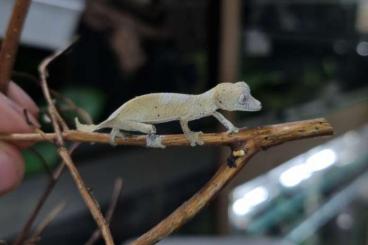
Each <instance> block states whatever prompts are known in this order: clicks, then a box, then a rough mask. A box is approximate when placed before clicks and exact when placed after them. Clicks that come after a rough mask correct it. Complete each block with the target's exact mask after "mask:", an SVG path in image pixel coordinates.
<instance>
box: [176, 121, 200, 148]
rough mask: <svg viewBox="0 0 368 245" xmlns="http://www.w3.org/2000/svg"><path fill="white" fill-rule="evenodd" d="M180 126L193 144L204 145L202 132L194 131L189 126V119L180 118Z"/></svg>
mask: <svg viewBox="0 0 368 245" xmlns="http://www.w3.org/2000/svg"><path fill="white" fill-rule="evenodd" d="M180 126H181V128H182V130H183V133H184V135H185V137H186V138H187V139H188V140H189V142H190V145H191V146H195V145H203V144H204V142H203V141H202V140H201V139H200V138H199V136H200V135H201V134H203V133H202V132H193V131H191V130H190V128H189V127H188V120H185V119H180Z"/></svg>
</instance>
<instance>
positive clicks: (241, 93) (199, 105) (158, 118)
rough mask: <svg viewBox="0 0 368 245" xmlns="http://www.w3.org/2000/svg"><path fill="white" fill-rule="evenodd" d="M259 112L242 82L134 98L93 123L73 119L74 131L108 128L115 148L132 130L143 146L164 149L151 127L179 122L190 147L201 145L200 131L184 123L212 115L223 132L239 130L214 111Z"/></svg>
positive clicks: (260, 106) (248, 90) (257, 103)
mask: <svg viewBox="0 0 368 245" xmlns="http://www.w3.org/2000/svg"><path fill="white" fill-rule="evenodd" d="M219 109H221V110H226V111H259V110H261V109H262V104H261V102H260V101H258V100H257V99H255V98H254V97H253V96H252V95H251V91H250V88H249V86H248V84H247V83H245V82H244V81H240V82H236V83H227V82H226V83H219V84H218V85H217V86H215V87H213V88H212V89H210V90H208V91H206V92H204V93H202V94H197V95H191V94H179V93H150V94H145V95H141V96H138V97H135V98H133V99H131V100H129V101H127V102H126V103H124V104H123V105H122V106H120V107H119V108H118V109H117V110H115V111H114V112H113V113H112V114H111V115H110V116H109V117H108V118H107V119H106V120H105V121H103V122H101V123H99V124H97V125H95V124H81V123H80V122H79V120H78V118H75V123H76V128H77V130H80V131H84V132H93V131H95V130H99V129H103V128H111V129H112V130H111V133H110V135H111V138H110V143H111V144H113V145H115V144H116V142H115V138H116V137H117V136H121V137H125V136H126V135H125V134H124V133H122V132H121V131H120V130H123V131H135V132H141V133H144V134H146V146H147V147H160V148H165V146H164V145H163V144H162V143H161V138H160V137H159V136H157V135H156V128H155V126H154V124H159V123H164V122H169V121H180V125H181V128H182V130H183V133H184V135H185V136H186V138H187V139H188V141H189V142H190V145H191V146H195V145H203V141H202V140H201V139H200V135H201V134H202V132H201V131H199V132H193V131H191V130H190V128H189V126H188V122H189V121H192V120H197V119H200V118H203V117H208V116H213V117H215V118H216V119H217V120H218V121H219V122H220V123H221V124H222V125H224V126H225V128H227V131H226V132H227V133H229V134H230V133H236V132H238V131H239V129H238V128H237V127H235V126H234V125H233V124H232V123H231V122H230V121H229V120H228V119H226V118H225V117H224V116H223V115H222V114H221V113H220V112H218V110H219Z"/></svg>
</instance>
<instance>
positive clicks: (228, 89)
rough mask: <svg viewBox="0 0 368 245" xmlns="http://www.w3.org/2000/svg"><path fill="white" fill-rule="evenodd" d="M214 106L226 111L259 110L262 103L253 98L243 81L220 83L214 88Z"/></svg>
mask: <svg viewBox="0 0 368 245" xmlns="http://www.w3.org/2000/svg"><path fill="white" fill-rule="evenodd" d="M214 92H215V93H214V99H215V103H216V106H217V107H218V108H220V109H222V110H226V111H259V110H261V109H262V104H261V102H259V101H258V100H257V99H255V98H254V97H253V96H252V95H251V93H250V88H249V86H248V84H246V83H245V82H243V81H241V82H237V83H220V84H219V85H217V86H216V87H215V88H214Z"/></svg>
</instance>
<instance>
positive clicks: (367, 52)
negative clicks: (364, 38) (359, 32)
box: [356, 42, 368, 56]
mask: <svg viewBox="0 0 368 245" xmlns="http://www.w3.org/2000/svg"><path fill="white" fill-rule="evenodd" d="M356 51H357V53H358V54H359V55H361V56H368V42H360V43H358V45H357V47H356Z"/></svg>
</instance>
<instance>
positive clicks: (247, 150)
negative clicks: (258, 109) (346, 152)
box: [131, 119, 333, 245]
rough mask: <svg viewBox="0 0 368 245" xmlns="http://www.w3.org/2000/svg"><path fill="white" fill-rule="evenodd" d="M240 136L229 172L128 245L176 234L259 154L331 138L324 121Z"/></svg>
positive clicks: (224, 171) (262, 129)
mask: <svg viewBox="0 0 368 245" xmlns="http://www.w3.org/2000/svg"><path fill="white" fill-rule="evenodd" d="M243 134H246V135H248V137H242V139H240V138H239V141H238V143H235V144H233V145H232V149H233V152H234V151H236V152H238V151H239V150H243V151H244V155H243V156H241V157H238V158H236V160H235V165H236V167H234V168H230V167H228V166H227V165H226V164H222V165H221V166H220V168H219V169H218V170H217V172H216V173H215V175H214V176H213V177H212V178H211V179H210V180H209V181H208V182H207V184H206V185H205V186H203V187H202V188H201V189H200V190H199V191H198V192H197V193H196V194H194V195H193V196H192V197H191V198H190V199H189V200H188V201H186V202H185V203H183V204H182V205H181V206H180V207H178V208H177V209H176V210H175V211H174V212H173V213H171V214H170V215H169V216H168V217H167V218H165V219H164V220H162V221H161V222H160V223H159V224H157V225H156V226H155V227H153V228H152V229H151V230H149V231H148V232H146V233H145V234H143V235H142V236H140V237H139V238H138V239H137V240H135V241H133V242H132V243H131V245H146V244H154V243H157V242H158V241H160V240H161V239H163V238H165V237H166V236H168V235H170V234H171V233H172V232H174V231H175V230H177V229H178V228H179V227H181V226H182V225H183V224H185V223H186V222H187V221H188V220H190V219H191V218H192V217H193V216H195V215H196V214H197V213H198V212H199V211H200V210H201V209H202V208H203V207H204V206H205V205H207V204H208V203H209V201H210V200H211V199H213V198H214V197H215V196H216V194H217V193H219V191H220V190H221V189H222V188H223V187H224V186H225V185H226V184H227V183H228V182H229V181H230V180H231V179H232V178H233V177H234V176H235V175H236V174H237V173H239V171H240V170H241V169H242V168H243V167H244V166H245V165H246V164H247V163H248V161H249V160H250V159H251V158H252V156H253V155H254V154H256V153H257V152H259V151H260V150H263V149H267V148H268V147H271V146H275V145H278V144H281V143H284V142H287V141H291V140H298V139H304V138H310V137H316V136H322V135H331V134H333V129H332V127H331V125H329V124H328V123H327V122H326V121H325V120H323V119H315V120H308V121H300V122H292V123H284V124H278V125H271V126H266V127H259V128H255V129H251V130H245V131H243ZM207 140H208V139H207Z"/></svg>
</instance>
